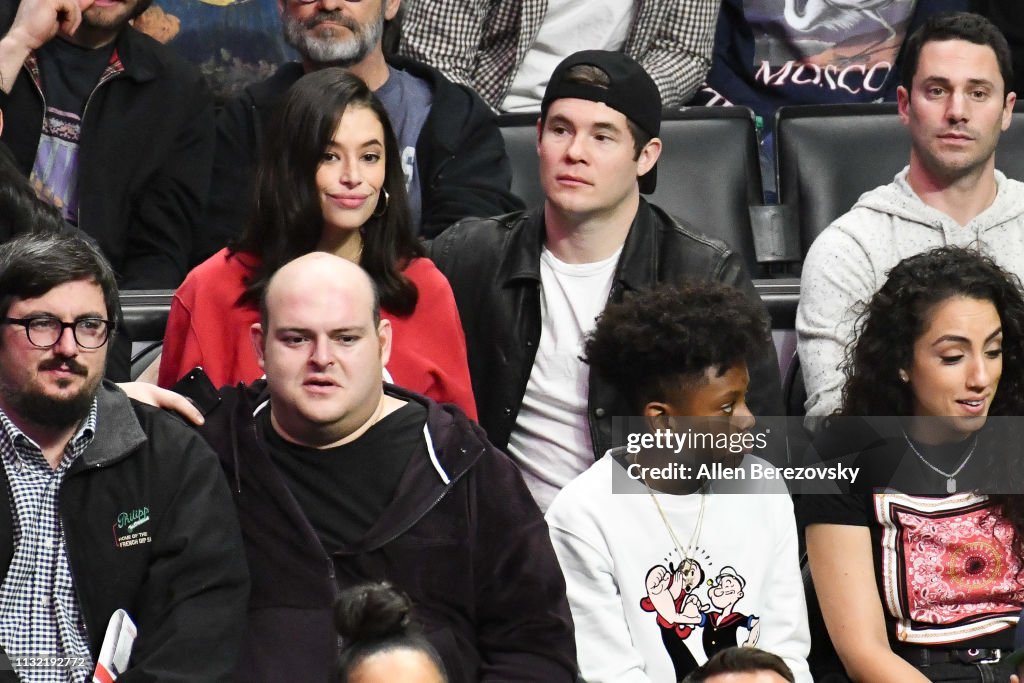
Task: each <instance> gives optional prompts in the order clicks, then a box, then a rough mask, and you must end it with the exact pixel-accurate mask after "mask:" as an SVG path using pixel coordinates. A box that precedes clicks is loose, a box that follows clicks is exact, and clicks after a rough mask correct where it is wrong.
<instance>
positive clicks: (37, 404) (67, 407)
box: [0, 357, 103, 428]
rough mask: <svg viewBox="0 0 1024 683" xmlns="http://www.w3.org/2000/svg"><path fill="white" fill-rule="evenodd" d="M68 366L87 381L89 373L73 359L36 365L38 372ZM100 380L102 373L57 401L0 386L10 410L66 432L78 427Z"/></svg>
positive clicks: (34, 391)
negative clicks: (76, 390)
mask: <svg viewBox="0 0 1024 683" xmlns="http://www.w3.org/2000/svg"><path fill="white" fill-rule="evenodd" d="M62 365H64V366H67V367H68V368H69V369H70V370H71V371H72V372H74V373H76V374H78V375H81V376H82V377H86V378H88V374H89V370H88V368H86V367H85V366H84V365H82V364H80V363H79V362H78V361H76V360H74V359H73V358H61V357H57V358H52V359H50V360H47V361H44V362H42V363H40V364H39V369H40V370H47V369H52V368H55V367H60V366H62ZM102 380H103V375H102V373H97V374H96V376H95V377H92V378H89V379H87V380H86V382H85V383H84V384H83V385H82V388H81V389H79V391H78V393H76V394H73V395H71V396H65V397H60V398H58V397H56V396H49V395H47V394H44V393H42V392H41V391H39V390H38V389H36V388H34V387H27V388H21V389H15V388H13V387H8V386H3V385H2V384H0V390H2V391H3V392H4V394H5V400H6V402H7V405H8V406H10V408H11V410H13V411H14V412H15V413H17V414H18V415H19V416H21V417H22V418H24V419H26V420H29V421H30V422H32V423H33V424H36V425H38V426H40V427H54V428H66V427H70V426H72V425H75V424H78V423H79V422H81V421H82V418H84V417H85V416H86V415H88V414H89V409H90V408H91V407H92V402H93V399H95V398H96V392H97V391H98V390H99V386H100V382H101V381H102Z"/></svg>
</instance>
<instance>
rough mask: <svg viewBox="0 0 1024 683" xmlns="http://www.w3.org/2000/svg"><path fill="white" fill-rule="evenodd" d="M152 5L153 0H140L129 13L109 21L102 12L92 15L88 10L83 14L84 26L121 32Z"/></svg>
mask: <svg viewBox="0 0 1024 683" xmlns="http://www.w3.org/2000/svg"><path fill="white" fill-rule="evenodd" d="M152 4H153V0H139V2H138V3H137V4H136V5H135V7H133V8H132V9H131V11H130V12H129V13H127V14H124V15H119V16H117V17H115V18H112V19H109V20H108V19H107V17H106V16H105V15H104V14H103V13H102V12H95V13H91V12H89V10H86V11H85V12H82V26H85V27H87V28H94V29H101V30H112V31H120V30H121V29H123V28H124V27H125V26H127V25H128V22H130V21H131V20H132V19H134V18H136V17H137V16H139V15H140V14H142V13H143V12H145V11H146V10H147V9H148V8H149V6H150V5H152Z"/></svg>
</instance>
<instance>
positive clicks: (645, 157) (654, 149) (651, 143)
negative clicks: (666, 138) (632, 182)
mask: <svg viewBox="0 0 1024 683" xmlns="http://www.w3.org/2000/svg"><path fill="white" fill-rule="evenodd" d="M660 156H661V138H651V139H650V140H648V141H647V144H646V145H644V148H643V149H641V150H640V156H639V157H637V160H636V164H637V167H636V174H637V176H642V175H645V174H646V173H647V172H648V171H650V170H651V169H652V168H654V164H656V163H658V157H660Z"/></svg>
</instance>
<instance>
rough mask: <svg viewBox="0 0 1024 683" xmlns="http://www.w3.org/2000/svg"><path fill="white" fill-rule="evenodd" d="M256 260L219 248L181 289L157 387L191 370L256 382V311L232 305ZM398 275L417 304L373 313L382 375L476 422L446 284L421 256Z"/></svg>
mask: <svg viewBox="0 0 1024 683" xmlns="http://www.w3.org/2000/svg"><path fill="white" fill-rule="evenodd" d="M256 262H257V259H256V257H255V256H253V255H251V254H247V253H238V254H233V255H230V256H229V255H228V250H227V249H222V250H220V251H219V252H217V253H216V254H214V255H213V256H211V257H210V258H208V259H207V260H206V261H204V262H203V263H201V264H199V265H198V266H196V267H195V268H194V269H193V270H192V272H190V273H189V274H188V277H186V278H185V281H184V282H182V283H181V286H180V287H179V288H178V291H176V292H175V293H174V300H173V301H172V302H171V313H170V316H169V317H168V318H167V329H166V331H165V332H164V347H163V357H162V358H161V360H160V379H159V384H160V386H162V387H170V386H172V385H173V384H174V383H175V382H177V381H178V380H179V379H180V378H181V377H182V376H183V375H184V374H185V373H187V372H188V371H189V370H191V369H192V368H194V367H196V366H197V365H201V366H202V367H203V369H204V370H205V371H206V374H207V375H209V377H210V380H211V381H212V382H213V384H214V386H216V387H221V386H224V385H226V384H237V383H239V382H245V383H246V384H251V383H252V382H254V381H255V380H257V379H259V378H260V377H262V376H263V370H262V369H261V368H260V366H259V364H258V363H257V362H256V351H255V349H253V346H252V342H251V341H250V338H249V328H250V327H251V326H252V324H253V323H257V322H259V319H260V312H259V309H258V308H257V307H255V306H244V307H243V306H238V305H236V302H237V301H238V297H239V296H241V294H242V292H243V291H244V290H245V284H244V281H245V278H247V277H248V276H249V275H250V274H251V272H252V271H251V266H252V265H253V264H255V263H256ZM404 275H405V276H406V277H407V278H409V280H411V281H412V282H413V284H415V285H416V288H417V289H418V290H419V301H418V303H417V304H416V310H415V311H413V312H412V314H411V315H408V316H404V317H399V316H396V315H394V314H392V313H390V312H388V311H387V310H383V309H382V310H381V317H383V318H386V319H388V320H390V321H391V329H392V330H393V331H394V342H393V343H392V346H391V360H390V361H388V365H387V370H388V372H389V373H390V374H391V377H392V378H393V380H394V382H395V384H398V385H400V386H403V387H405V388H406V389H410V390H412V391H415V392H417V393H420V394H425V395H426V396H429V397H430V398H432V399H434V400H435V401H437V402H439V403H454V404H455V405H457V406H459V407H460V408H462V410H463V412H465V413H466V415H468V416H469V417H470V418H471V419H473V420H476V403H475V401H474V400H473V388H472V385H471V384H470V381H469V365H468V363H467V361H466V338H465V335H464V334H463V332H462V323H461V321H460V320H459V312H458V310H457V309H456V308H455V297H454V296H453V295H452V289H451V287H450V286H449V285H448V280H446V279H445V277H444V275H442V274H441V271H439V270H438V269H437V268H436V267H435V266H434V263H433V262H432V261H431V260H430V259H426V258H418V259H414V260H413V261H412V262H410V263H409V265H408V267H406V269H405V271H404Z"/></svg>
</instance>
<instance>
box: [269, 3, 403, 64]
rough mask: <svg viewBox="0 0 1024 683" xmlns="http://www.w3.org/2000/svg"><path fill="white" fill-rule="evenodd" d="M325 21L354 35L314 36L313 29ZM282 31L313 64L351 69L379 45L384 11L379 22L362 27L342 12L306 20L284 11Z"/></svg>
mask: <svg viewBox="0 0 1024 683" xmlns="http://www.w3.org/2000/svg"><path fill="white" fill-rule="evenodd" d="M326 21H331V22H334V23H337V24H341V25H342V26H344V27H345V28H347V29H348V30H349V31H351V32H352V36H351V37H347V38H338V37H336V36H334V35H329V36H326V37H324V36H322V35H321V36H314V35H313V34H312V33H311V29H313V28H314V27H316V26H319V25H320V24H322V23H324V22H326ZM281 28H282V31H283V32H284V39H285V41H286V42H287V43H288V44H289V45H291V46H292V47H294V48H295V49H296V50H298V52H299V54H301V55H302V56H303V57H305V58H306V59H308V60H309V61H311V62H313V63H314V64H318V65H322V66H343V67H349V66H352V65H353V64H358V63H359V62H361V61H363V60H364V59H366V57H367V55H369V54H370V52H372V51H373V49H374V48H375V47H376V46H377V43H378V42H379V41H380V38H381V35H383V33H384V14H383V12H382V13H381V15H380V16H379V17H378V18H377V20H376V21H374V22H373V23H371V24H368V25H366V26H363V25H360V24H359V23H358V22H356V21H354V20H353V19H351V18H350V17H348V16H346V15H344V14H343V13H342V12H340V11H335V12H319V13H317V14H316V15H315V16H313V17H311V18H310V19H309V20H307V21H301V20H299V19H296V18H295V17H293V16H291V15H290V14H288V13H287V12H285V13H284V14H282V15H281ZM332 33H333V31H332Z"/></svg>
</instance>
